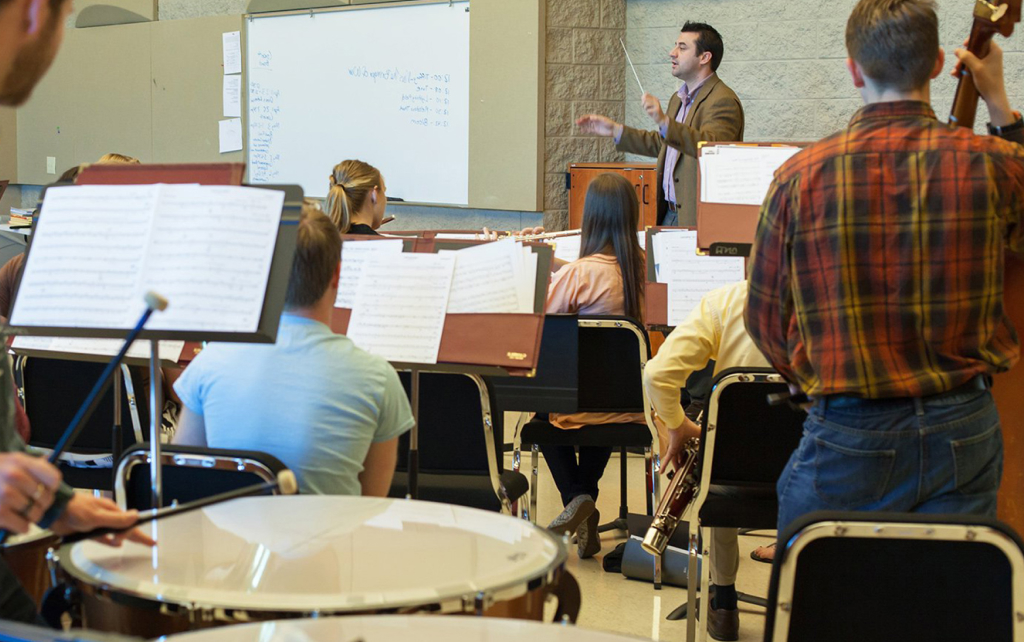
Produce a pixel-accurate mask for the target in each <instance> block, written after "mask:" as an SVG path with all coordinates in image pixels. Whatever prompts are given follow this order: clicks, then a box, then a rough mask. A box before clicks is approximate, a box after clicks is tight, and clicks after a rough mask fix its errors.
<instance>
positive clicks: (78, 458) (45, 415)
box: [15, 356, 149, 491]
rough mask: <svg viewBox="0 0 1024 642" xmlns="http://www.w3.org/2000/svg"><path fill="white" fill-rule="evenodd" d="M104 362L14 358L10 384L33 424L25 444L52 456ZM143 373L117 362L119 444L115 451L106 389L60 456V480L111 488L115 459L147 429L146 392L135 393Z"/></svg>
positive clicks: (110, 397)
mask: <svg viewBox="0 0 1024 642" xmlns="http://www.w3.org/2000/svg"><path fill="white" fill-rule="evenodd" d="M105 365H106V364H105V363H100V362H93V361H70V360H65V359H50V358H44V357H27V356H19V357H18V358H17V359H16V360H15V380H16V381H18V382H19V389H18V394H19V396H20V397H21V401H22V403H23V404H24V406H25V413H26V414H27V415H28V418H29V421H30V422H31V424H32V436H31V438H30V439H29V445H30V446H32V447H33V448H35V449H37V450H40V451H42V452H44V453H47V452H52V450H53V448H54V447H55V446H56V444H57V442H58V441H59V440H60V438H61V436H62V435H63V434H64V431H65V430H66V429H67V427H68V425H69V424H70V423H71V420H72V419H73V418H74V416H75V413H76V412H77V411H78V408H79V406H80V405H81V403H82V402H83V401H84V400H85V399H86V397H87V396H88V395H89V391H90V390H92V387H93V385H95V383H96V380H97V379H99V377H100V373H101V372H102V371H103V368H104V367H105ZM143 370H144V369H143V368H140V367H135V366H127V365H124V364H122V365H121V369H120V377H121V381H122V384H121V385H122V388H123V391H122V393H121V395H120V397H121V399H120V405H121V407H120V417H119V418H118V419H121V418H127V419H128V421H123V420H122V422H123V423H124V424H125V429H123V430H122V431H121V443H120V444H119V446H120V447H119V448H115V437H114V434H113V428H112V427H113V425H114V423H115V408H114V389H113V388H111V390H108V391H107V393H106V394H105V395H104V396H103V398H102V399H101V400H100V403H99V405H98V406H97V407H96V412H95V413H94V414H93V415H92V417H91V418H90V419H89V420H88V421H87V422H86V424H85V429H84V430H83V431H82V433H81V434H80V435H79V436H78V438H77V439H76V440H75V443H74V444H72V445H71V447H69V448H68V449H67V451H66V452H65V453H64V455H62V457H61V461H60V465H59V468H60V470H61V473H62V474H63V475H64V480H65V481H66V482H67V483H68V484H70V485H71V486H74V487H76V488H91V489H97V490H108V491H109V490H113V488H114V481H113V480H114V457H115V456H118V455H120V452H115V450H116V451H123V450H125V449H127V448H129V447H131V446H132V445H134V444H137V443H139V442H141V441H143V440H144V439H145V438H146V437H145V436H144V434H143V426H148V425H149V399H148V396H147V394H146V391H145V390H141V391H140V394H138V395H136V390H137V389H138V386H139V385H141V384H142V383H143V377H142V371H143Z"/></svg>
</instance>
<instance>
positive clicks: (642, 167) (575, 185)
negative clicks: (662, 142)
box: [569, 163, 658, 230]
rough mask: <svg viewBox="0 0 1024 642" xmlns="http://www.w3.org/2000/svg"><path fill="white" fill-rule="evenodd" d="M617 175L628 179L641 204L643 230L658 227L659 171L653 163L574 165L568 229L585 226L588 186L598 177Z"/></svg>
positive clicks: (641, 226) (570, 176)
mask: <svg viewBox="0 0 1024 642" xmlns="http://www.w3.org/2000/svg"><path fill="white" fill-rule="evenodd" d="M605 172H615V173H616V174H622V175H623V176H625V177H626V178H628V179H629V182H630V183H633V186H634V187H635V188H636V197H637V200H639V201H640V226H639V228H638V229H641V230H642V229H644V228H646V227H648V226H651V225H657V224H658V182H657V179H658V171H657V166H656V165H655V164H654V163H571V164H570V165H569V229H579V227H580V223H582V222H583V202H584V200H585V199H586V196H587V186H589V185H590V181H592V180H594V177H595V176H597V175H598V174H603V173H605Z"/></svg>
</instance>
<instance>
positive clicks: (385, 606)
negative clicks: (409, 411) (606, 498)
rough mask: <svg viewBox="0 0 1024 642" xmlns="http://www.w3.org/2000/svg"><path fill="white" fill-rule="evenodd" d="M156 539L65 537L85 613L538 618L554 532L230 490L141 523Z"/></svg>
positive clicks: (209, 617) (431, 509) (188, 623)
mask: <svg viewBox="0 0 1024 642" xmlns="http://www.w3.org/2000/svg"><path fill="white" fill-rule="evenodd" d="M148 528H150V529H152V535H153V537H154V538H155V539H156V540H157V542H158V544H157V546H156V547H155V548H152V549H150V548H146V547H144V546H140V545H137V544H133V543H130V542H126V543H125V545H124V546H123V547H122V548H119V549H118V548H109V547H106V546H103V545H101V544H98V543H96V542H93V541H84V542H79V543H76V544H72V545H69V546H64V547H63V548H61V550H60V552H59V560H60V567H61V569H62V572H63V574H64V576H65V578H66V580H67V581H68V582H69V583H71V584H72V585H73V586H74V587H76V588H77V589H78V592H79V594H80V596H81V609H82V613H81V616H82V620H83V625H84V626H86V627H88V628H92V629H97V630H100V631H111V632H118V633H127V634H132V635H140V636H144V637H155V636H159V635H165V634H168V633H174V632H180V631H186V630H190V629H195V628H204V627H209V626H216V625H220V624H232V623H238V622H247V621H254V620H270V619H281V618H291V617H307V616H327V615H348V614H368V613H372V614H377V613H414V612H440V613H477V614H483V615H494V616H498V617H517V618H527V619H542V618H543V611H544V603H545V601H546V599H547V597H548V595H549V594H550V593H552V592H553V590H554V588H555V587H556V586H557V585H558V583H559V582H560V581H561V579H562V574H563V573H564V572H565V571H564V568H563V567H564V563H565V559H566V552H565V545H564V544H563V543H562V541H561V540H560V539H558V538H557V537H555V536H554V535H552V534H551V533H550V532H548V531H546V530H543V529H540V528H537V527H536V526H534V525H532V524H530V523H528V522H526V521H523V520H519V519H515V518H512V517H508V516H504V515H499V514H497V513H489V512H487V511H482V510H477V509H474V508H465V507H462V506H453V505H450V504H439V503H432V502H419V501H409V500H393V499H376V498H367V497H341V496H323V495H298V496H271V497H251V498H246V499H238V500H234V501H230V502H225V503H223V504H217V505H213V506H210V507H207V508H204V509H200V510H196V511H192V512H189V513H183V514H181V515H175V516H172V517H168V518H166V519H162V520H159V521H157V522H153V523H152V524H151V525H148Z"/></svg>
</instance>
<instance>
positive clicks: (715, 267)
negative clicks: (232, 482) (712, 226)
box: [654, 230, 746, 325]
mask: <svg viewBox="0 0 1024 642" xmlns="http://www.w3.org/2000/svg"><path fill="white" fill-rule="evenodd" d="M654 240H655V260H656V262H657V263H656V272H657V278H658V282H659V283H667V284H668V324H669V325H678V324H680V323H682V322H683V321H684V320H685V319H686V317H687V315H689V314H690V312H691V311H692V310H693V309H694V308H696V307H697V306H698V305H699V304H700V300H701V298H702V297H703V296H704V295H705V294H707V293H708V292H710V291H711V290H714V289H715V288H719V287H721V286H723V285H727V284H729V283H735V282H736V281H742V280H743V279H744V278H745V276H746V275H745V265H744V261H743V259H742V258H736V257H721V256H700V255H698V254H697V232H696V231H694V230H678V231H673V232H671V233H665V232H662V233H659V234H657V235H656V236H655V237H654Z"/></svg>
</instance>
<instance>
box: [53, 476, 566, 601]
mask: <svg viewBox="0 0 1024 642" xmlns="http://www.w3.org/2000/svg"><path fill="white" fill-rule="evenodd" d="M300 498H301V499H302V500H305V501H309V500H310V498H316V499H318V500H321V501H342V502H369V501H373V502H387V503H405V502H415V503H416V504H418V505H425V506H429V507H431V508H436V507H439V506H444V507H448V508H450V509H452V510H453V511H456V512H469V513H475V514H479V515H482V516H485V517H486V518H487V519H496V520H497V519H506V520H512V522H511V523H515V524H516V525H518V526H519V527H520V528H522V529H523V530H524V531H530V532H534V531H536V534H537V536H538V537H541V538H542V539H545V540H547V543H548V544H551V545H552V546H551V550H552V551H553V553H554V556H553V558H552V560H550V561H548V562H546V563H545V564H544V565H543V567H542V568H538V569H535V570H533V571H531V572H530V573H528V574H526V575H524V576H522V577H519V578H516V579H514V580H509V581H503V582H501V583H499V584H496V585H494V586H491V587H486V588H479V587H471V586H460V587H441V588H435V589H433V591H432V594H429V595H428V594H425V592H424V591H422V590H420V592H419V593H417V594H410V593H406V594H404V595H400V596H395V597H391V598H389V599H378V600H373V601H369V600H364V601H354V602H345V603H342V604H338V603H336V600H338V598H343V597H344V596H345V595H346V594H345V593H321V594H309V593H304V594H300V595H297V596H296V597H294V598H293V599H294V602H295V603H294V604H281V603H277V604H275V605H274V606H272V607H268V606H266V604H258V603H257V601H256V600H250V601H245V603H244V604H240V603H239V602H240V601H239V600H238V599H232V598H233V597H234V598H237V597H238V595H235V596H228V595H223V596H200V597H191V596H181V597H179V596H175V595H168V594H167V593H160V592H144V591H142V590H139V589H138V588H132V587H126V586H123V585H120V584H117V583H114V582H112V581H109V580H107V579H101V578H98V577H96V576H94V575H90V574H89V573H88V572H86V571H85V570H83V569H82V568H81V567H80V566H79V565H78V564H77V563H76V562H75V560H74V559H73V555H72V549H74V548H75V547H80V546H83V545H85V544H87V543H88V542H87V541H86V542H77V543H74V544H64V545H62V546H61V547H60V550H59V552H58V560H59V562H60V566H61V569H62V570H63V572H64V573H66V574H67V575H69V576H70V577H71V578H73V579H74V580H76V581H77V582H78V583H79V587H78V588H79V590H81V591H83V592H84V593H86V594H88V595H94V596H98V597H102V598H104V599H108V600H110V601H112V602H115V603H119V604H124V605H126V606H132V607H135V608H148V609H153V610H158V611H161V612H168V611H173V612H179V611H181V612H193V613H194V612H197V611H198V612H203V613H215V614H217V615H216V616H215V617H216V618H217V619H220V618H221V617H228V616H229V614H234V615H230V617H237V614H244V613H259V614H260V615H259V617H258V618H254V619H259V620H260V621H265V620H271V619H276V618H280V619H293V618H296V617H322V616H331V615H338V616H344V615H358V614H371V613H395V614H401V613H414V612H421V611H440V612H442V613H459V612H469V611H478V610H480V608H481V607H482V608H484V609H486V608H488V607H490V606H491V605H492V604H494V603H497V602H504V601H508V600H512V599H515V598H518V597H521V596H523V595H526V594H528V593H530V592H532V591H534V590H536V589H538V588H541V587H543V586H552V585H554V584H555V583H556V582H557V581H558V579H559V577H560V575H561V573H562V572H564V567H565V563H566V561H567V560H568V549H567V548H566V544H565V542H564V541H563V539H562V538H560V537H559V536H557V535H556V534H554V533H552V532H551V531H549V530H547V529H545V528H541V527H539V526H537V525H535V524H532V523H530V522H527V521H525V520H521V519H518V518H516V517H512V516H507V515H502V514H499V513H494V512H492V511H486V510H481V509H478V508H472V507H468V506H458V505H454V504H441V503H438V502H427V501H421V500H408V499H394V498H368V497H361V496H340V495H293V496H283V495H281V496H271V497H250V498H245V499H242V500H234V501H248V502H253V501H275V502H280V501H289V500H297V499H300ZM446 589H447V590H446ZM282 595H283V594H276V595H273V596H265V598H264V599H266V598H269V597H274V598H280V597H282ZM285 597H288V596H285ZM377 597H382V598H383V597H386V596H377ZM331 600H335V602H331Z"/></svg>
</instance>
